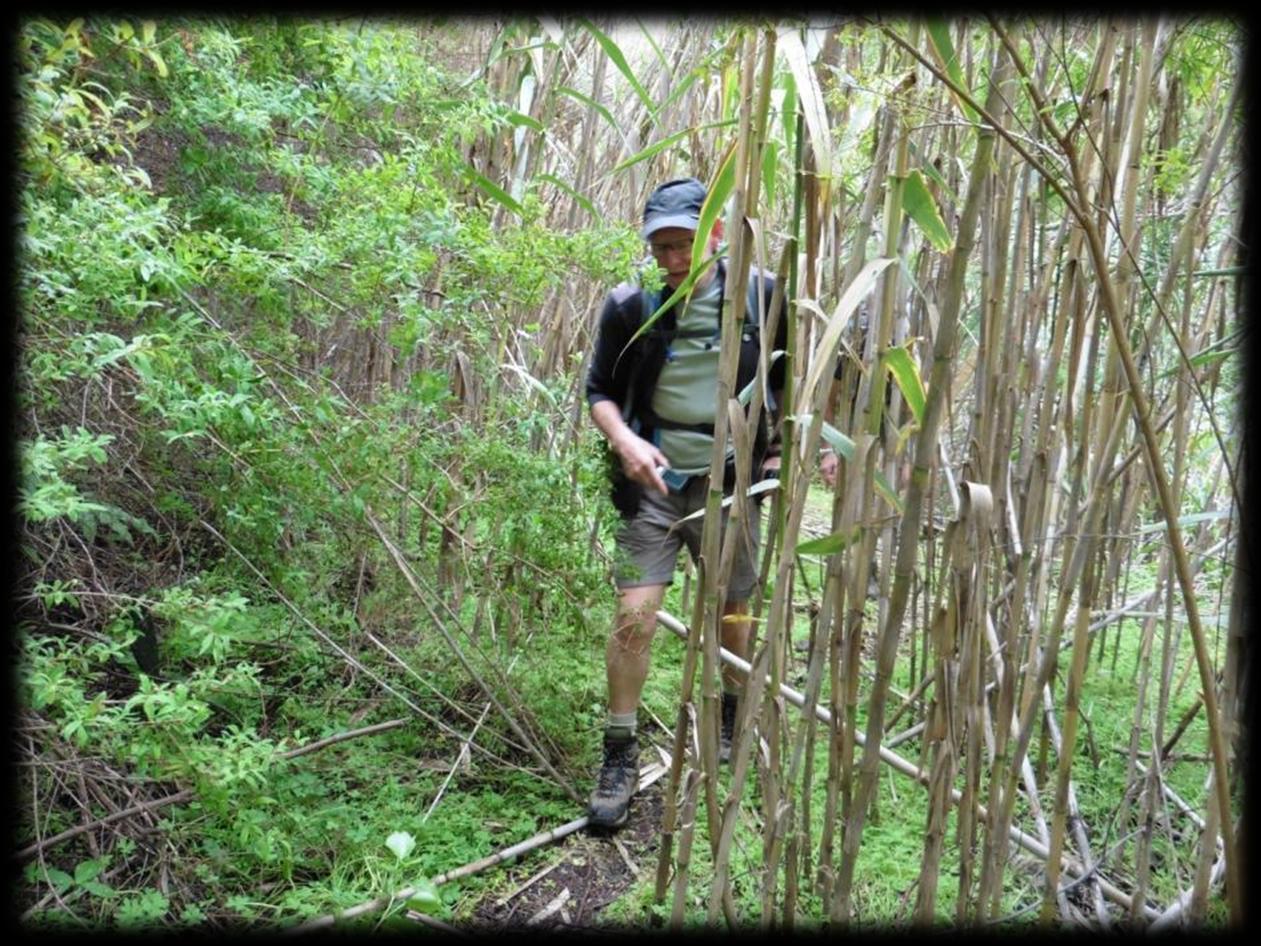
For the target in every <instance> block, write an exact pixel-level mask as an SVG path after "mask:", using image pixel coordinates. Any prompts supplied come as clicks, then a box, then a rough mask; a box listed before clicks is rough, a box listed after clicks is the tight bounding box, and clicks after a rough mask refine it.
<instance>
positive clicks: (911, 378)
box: [884, 347, 925, 425]
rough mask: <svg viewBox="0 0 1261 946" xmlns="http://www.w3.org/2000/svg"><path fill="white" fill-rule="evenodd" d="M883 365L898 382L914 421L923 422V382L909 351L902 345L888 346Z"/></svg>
mask: <svg viewBox="0 0 1261 946" xmlns="http://www.w3.org/2000/svg"><path fill="white" fill-rule="evenodd" d="M884 366H885V367H886V368H888V369H889V373H890V374H892V375H893V380H894V381H896V382H897V383H898V388H899V389H900V390H901V391H902V397H904V398H905V399H906V404H907V406H908V407H909V408H910V409H911V414H912V415H913V416H914V417H915V423H917V424H920V425H922V424H923V423H924V400H925V398H924V382H923V380H922V379H921V378H920V376H919V369H918V368H917V367H916V366H915V362H914V361H912V360H911V353H910V352H909V351H907V350H906V348H904V347H898V348H890V349H889V350H888V351H886V352H885V353H884Z"/></svg>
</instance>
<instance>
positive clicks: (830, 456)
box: [819, 450, 840, 489]
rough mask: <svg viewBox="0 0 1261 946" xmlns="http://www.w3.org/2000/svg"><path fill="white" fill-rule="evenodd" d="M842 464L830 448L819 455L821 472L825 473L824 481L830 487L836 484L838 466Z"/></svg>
mask: <svg viewBox="0 0 1261 946" xmlns="http://www.w3.org/2000/svg"><path fill="white" fill-rule="evenodd" d="M839 464H840V461H839V460H837V458H836V454H835V453H834V452H833V451H831V450H828V451H826V452H824V453H823V454H822V455H821V456H820V457H819V472H820V473H821V474H822V475H823V482H825V483H827V484H828V488H829V489H833V488H835V486H836V468H837V466H838V465H839Z"/></svg>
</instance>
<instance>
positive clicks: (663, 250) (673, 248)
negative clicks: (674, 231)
mask: <svg viewBox="0 0 1261 946" xmlns="http://www.w3.org/2000/svg"><path fill="white" fill-rule="evenodd" d="M648 249H650V250H652V255H653V256H665V255H666V254H667V253H683V252H685V251H686V252H690V251H691V249H692V241H691V240H675V241H674V242H673V243H649V244H648Z"/></svg>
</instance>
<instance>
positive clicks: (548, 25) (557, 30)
mask: <svg viewBox="0 0 1261 946" xmlns="http://www.w3.org/2000/svg"><path fill="white" fill-rule="evenodd" d="M538 21H539V26H541V27H542V28H543V32H545V33H546V34H547V35H548V37H550V38H551V40H552V42H553V43H555V44H556V45H557V46H563V45H564V44H565V30H564V29H563V28H562V27H561V25H560V23H559V22H557V20H556V18H555V17H551V16H540V17H539V18H538Z"/></svg>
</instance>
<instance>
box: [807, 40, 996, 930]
mask: <svg viewBox="0 0 1261 946" xmlns="http://www.w3.org/2000/svg"><path fill="white" fill-rule="evenodd" d="M1003 70H1004V67H1003V66H1002V65H1001V63H997V64H996V66H995V70H994V72H995V73H996V76H995V78H994V79H993V80H992V81H991V86H990V89H991V93H990V97H991V102H990V104H991V106H993V105H996V104H997V95H998V87H999V86H1000V85H1001V76H1002V74H1003ZM993 142H994V131H993V130H992V129H988V128H982V129H980V130H979V131H978V135H977V145H976V148H977V151H976V156H975V158H974V163H973V167H972V175H971V179H970V181H969V186H968V197H967V200H966V201H965V204H964V211H963V215H962V217H961V220H960V223H959V232H958V237H957V243H956V248H955V252H954V256H953V257H952V259H951V282H950V286H949V295H948V296H947V297H946V299H945V300H944V301H943V305H942V311H941V318H940V321H939V324H938V334H937V338H936V340H935V342H934V346H933V353H934V358H933V369H932V375H931V380H930V382H929V386H928V395H927V401H926V404H925V406H924V421H923V425H922V428H921V431H920V435H919V437H918V438H917V440H916V452H915V465H914V468H913V470H912V473H911V483H910V487H909V489H908V491H907V496H906V500H905V502H904V508H905V512H904V513H903V517H902V522H903V527H902V531H901V534H900V536H899V542H898V555H897V561H896V566H895V571H894V585H893V591H892V596H891V600H890V605H889V611H888V614H887V615H886V617H885V620H884V624H883V627H882V629H881V635H880V642H879V645H878V647H879V650H878V656H877V669H876V682H875V685H874V687H873V689H872V694H871V699H870V703H869V706H868V717H867V720H868V721H867V743H868V744H872V745H873V747H879V745H880V739H881V737H882V736H883V728H884V702H885V693H886V691H887V688H888V682H889V679H890V674H891V672H892V666H893V661H894V658H895V656H896V652H897V642H898V634H899V630H900V626H901V621H902V615H903V612H904V609H905V605H906V594H907V590H908V588H909V585H910V578H911V573H912V572H913V570H914V565H915V557H916V545H917V542H918V538H919V535H918V533H919V519H920V513H921V507H922V501H923V494H924V490H925V487H926V485H927V482H928V471H929V469H930V467H931V465H932V461H933V458H934V454H935V453H936V450H937V428H938V424H939V423H940V417H941V413H942V410H943V408H944V406H945V401H946V396H947V395H946V384H945V381H946V377H947V375H948V373H949V371H950V366H951V362H952V360H953V357H954V342H955V333H956V327H957V323H958V318H959V309H960V301H961V297H962V292H963V276H964V273H965V271H966V267H967V260H968V256H969V254H970V251H971V248H972V235H973V233H974V231H975V226H976V221H977V216H978V213H979V210H980V196H981V190H982V185H983V184H984V181H985V180H986V178H987V177H988V174H989V170H990V168H989V160H990V154H991V149H992V147H993ZM876 758H877V756H875V755H873V754H872V753H871V752H865V753H864V755H863V767H862V771H861V774H860V779H859V785H858V792H857V794H856V795H855V801H854V805H853V807H852V808H851V811H850V817H849V821H848V822H847V824H846V828H845V839H844V843H843V844H842V857H841V867H840V871H839V873H838V876H837V882H836V891H835V894H834V900H833V904H832V916H833V917H834V918H835V919H836V920H838V921H841V922H844V921H845V920H846V919H847V918H848V916H849V912H850V910H849V900H850V893H851V884H852V880H853V873H854V865H855V861H856V859H857V856H858V845H859V842H860V839H861V835H862V828H863V822H864V819H865V815H866V808H867V805H868V804H869V802H870V800H871V797H872V794H873V793H874V790H875V784H876V776H877V771H876V768H875V765H876Z"/></svg>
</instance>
